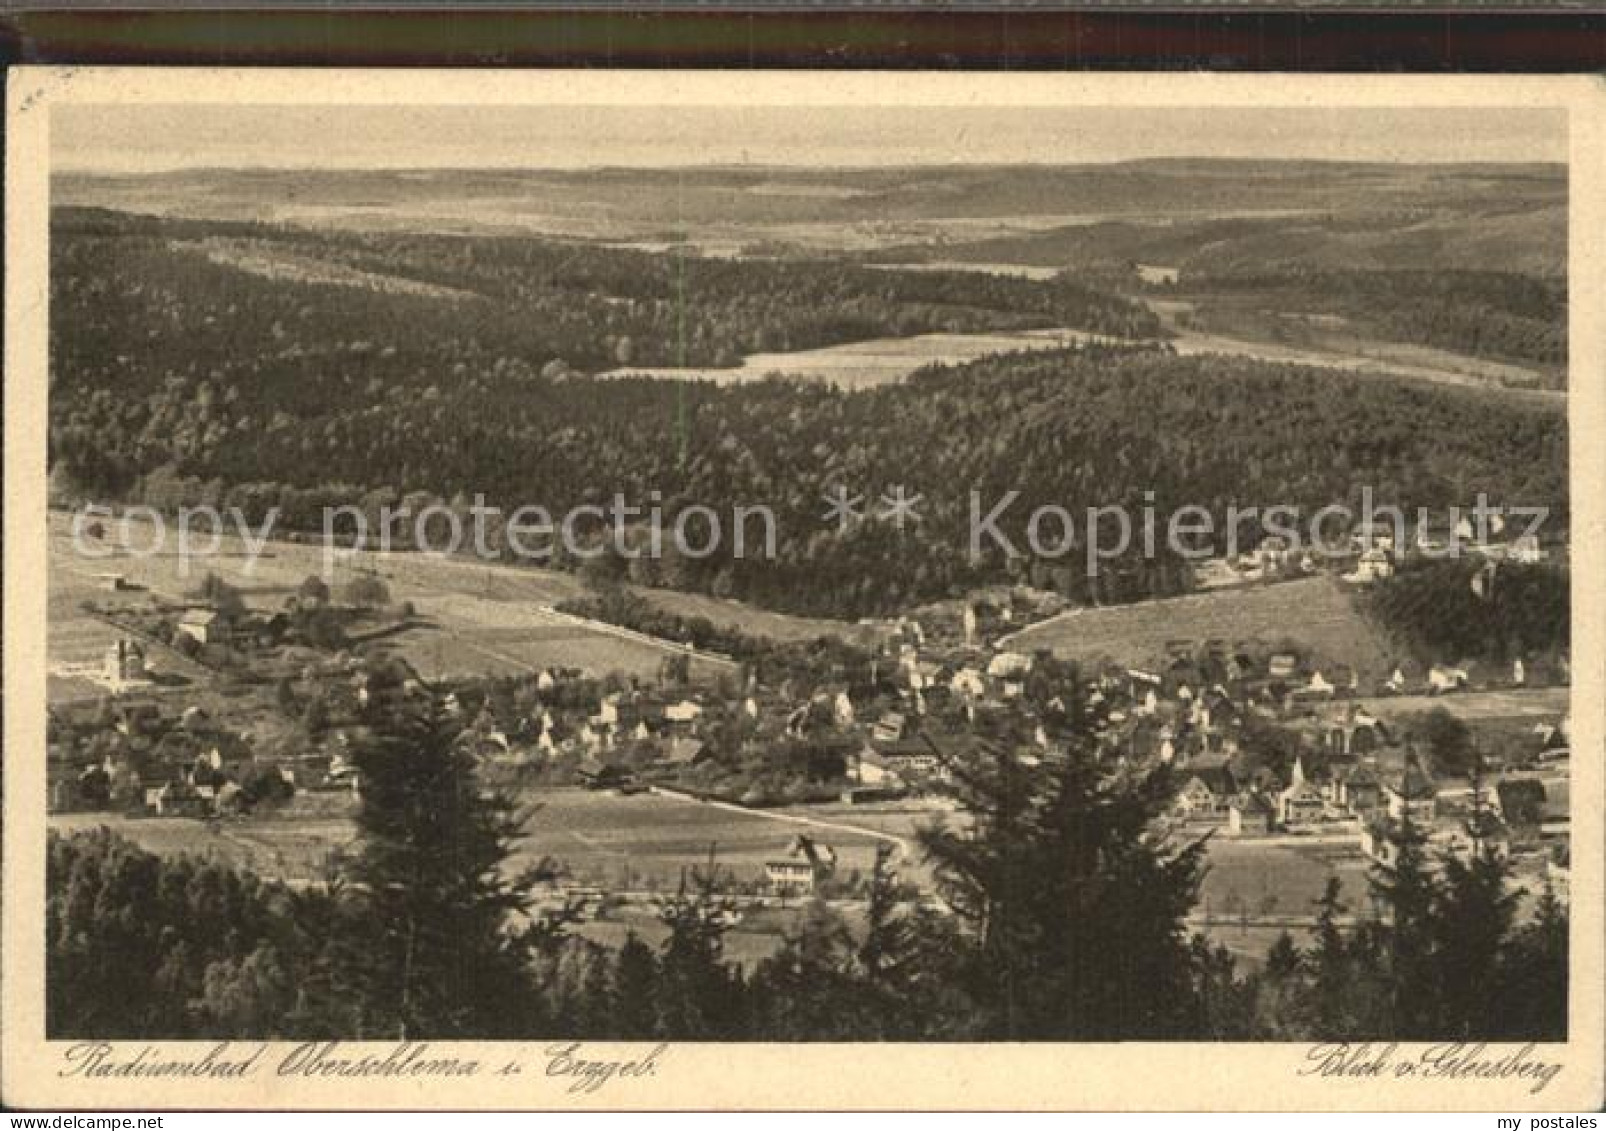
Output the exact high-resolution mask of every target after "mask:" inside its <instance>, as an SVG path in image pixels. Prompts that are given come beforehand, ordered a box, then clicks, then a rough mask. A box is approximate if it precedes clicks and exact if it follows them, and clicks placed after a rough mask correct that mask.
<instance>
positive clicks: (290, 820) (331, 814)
mask: <svg viewBox="0 0 1606 1131" xmlns="http://www.w3.org/2000/svg"><path fill="white" fill-rule="evenodd" d="M521 801H522V802H523V803H524V804H527V805H529V806H530V807H531V812H530V817H529V820H528V822H527V824H526V829H525V837H524V839H523V840H522V841H521V842H520V843H519V846H518V850H517V859H518V860H519V861H521V862H522V863H531V864H533V863H536V862H539V861H542V860H547V859H550V860H552V861H555V862H557V863H558V864H561V865H562V866H563V868H564V870H565V871H566V872H567V873H568V874H569V876H570V877H571V878H572V880H573V882H576V883H586V884H599V885H601V884H607V885H608V886H610V887H613V888H616V889H618V890H638V891H639V890H672V889H673V888H674V886H675V884H677V883H678V882H679V879H680V876H681V874H682V872H683V870H686V869H689V868H693V867H703V866H706V864H707V862H708V858H709V851H710V849H712V850H713V852H714V860H715V863H716V864H717V866H718V867H719V869H720V870H721V871H723V872H726V873H727V874H730V875H732V876H733V877H734V878H736V879H738V880H741V881H743V882H752V881H756V880H759V879H762V877H763V872H764V864H765V862H766V861H768V860H780V859H785V855H786V849H787V846H788V845H789V844H790V843H791V841H792V838H793V837H795V836H797V835H798V834H799V833H803V834H807V835H810V836H812V837H814V838H815V840H816V841H817V842H819V843H821V844H824V845H828V846H830V847H831V848H832V849H834V850H835V851H836V853H837V859H838V865H837V866H838V871H839V872H840V873H841V874H842V875H844V876H845V875H847V874H849V873H851V872H853V871H854V870H858V871H859V872H861V873H863V874H865V875H868V874H869V871H870V868H871V865H872V864H873V863H874V860H875V846H876V843H877V841H878V840H879V839H883V838H887V836H888V834H885V833H882V834H880V836H878V835H877V833H878V832H879V830H873V831H862V832H861V831H855V830H851V829H848V828H845V827H842V824H841V822H842V821H844V820H845V818H841V817H839V816H836V815H821V816H820V817H819V822H820V823H818V824H817V823H815V820H814V817H815V815H814V814H812V813H810V812H809V811H807V810H803V809H798V810H792V811H789V812H785V813H783V812H780V811H774V812H768V811H762V810H741V809H737V808H735V807H732V806H723V805H718V804H714V803H709V802H700V801H694V800H687V799H682V798H679V797H669V796H662V795H658V794H647V793H643V794H636V795H634V796H629V797H625V796H621V795H619V794H616V793H612V792H602V791H590V790H584V789H539V790H532V791H530V792H529V793H528V794H527V795H525V796H524V797H523V798H521ZM352 805H353V802H352V801H351V800H350V798H349V796H348V795H345V794H321V795H319V794H314V795H308V794H303V795H300V796H299V797H298V798H297V801H296V802H295V803H294V805H293V806H292V808H291V809H289V810H287V811H284V812H281V813H278V814H275V815H272V816H264V817H250V818H244V819H238V820H228V821H216V822H210V823H207V822H202V821H197V820H191V819H184V818H161V817H152V818H132V819H131V818H128V817H124V816H122V815H121V814H115V813H58V814H52V815H51V817H50V826H51V827H52V828H55V829H59V830H62V831H70V830H74V829H82V828H94V827H96V826H98V825H105V826H107V827H109V828H112V829H114V830H115V831H116V832H117V833H119V834H120V835H122V836H126V837H127V838H128V839H130V840H132V841H134V842H135V843H137V844H139V845H141V846H143V847H145V848H146V849H148V850H150V851H152V852H157V853H161V854H164V855H178V854H183V853H188V854H192V855H197V856H203V857H208V858H211V859H216V860H220V861H223V862H226V863H230V864H233V865H238V866H243V867H248V868H251V869H252V870H254V871H256V872H259V873H261V874H262V875H264V876H268V877H277V878H283V879H287V880H291V881H296V882H307V881H313V880H318V879H321V878H322V877H323V876H324V874H325V870H326V868H327V866H328V864H329V862H330V860H331V858H332V854H334V853H336V852H338V851H339V850H340V849H341V848H343V847H345V846H348V845H350V844H351V843H352V840H353V838H354V837H355V835H356V826H355V825H354V824H353V822H352V813H353V809H352ZM909 878H911V879H914V878H916V877H914V876H910V877H909Z"/></svg>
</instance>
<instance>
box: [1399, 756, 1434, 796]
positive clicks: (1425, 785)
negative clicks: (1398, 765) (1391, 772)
mask: <svg viewBox="0 0 1606 1131" xmlns="http://www.w3.org/2000/svg"><path fill="white" fill-rule="evenodd" d="M1389 788H1390V789H1392V790H1394V792H1395V793H1398V794H1399V795H1400V796H1401V797H1404V798H1405V799H1406V800H1408V801H1409V800H1416V799H1418V798H1423V797H1433V796H1435V795H1436V794H1437V793H1438V786H1436V785H1435V784H1434V782H1433V778H1432V777H1430V776H1429V775H1428V773H1427V771H1426V770H1424V769H1423V768H1422V766H1421V763H1419V762H1416V761H1414V760H1413V761H1410V762H1407V763H1406V764H1405V769H1404V770H1403V771H1401V772H1400V773H1399V774H1397V775H1395V776H1394V777H1393V778H1391V779H1390V780H1389Z"/></svg>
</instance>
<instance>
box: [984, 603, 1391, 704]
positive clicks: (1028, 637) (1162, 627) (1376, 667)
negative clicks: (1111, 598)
mask: <svg viewBox="0 0 1606 1131" xmlns="http://www.w3.org/2000/svg"><path fill="white" fill-rule="evenodd" d="M1287 639H1291V640H1294V641H1296V642H1298V643H1300V644H1303V645H1306V646H1308V647H1309V648H1311V649H1312V650H1313V651H1314V653H1315V657H1316V660H1317V662H1318V663H1329V664H1332V663H1344V664H1349V665H1351V666H1352V667H1354V668H1355V669H1356V671H1357V672H1358V673H1360V675H1361V678H1362V679H1363V680H1365V679H1366V678H1367V677H1368V676H1377V675H1380V674H1383V675H1386V674H1387V665H1388V663H1389V661H1390V659H1391V656H1392V652H1391V650H1390V648H1389V646H1388V642H1387V641H1386V640H1385V639H1384V637H1383V636H1382V634H1381V633H1379V632H1378V631H1377V630H1376V629H1375V628H1373V627H1372V625H1371V624H1369V623H1368V622H1367V620H1366V619H1365V617H1364V616H1363V615H1362V614H1361V613H1360V612H1359V611H1358V610H1357V609H1356V608H1355V606H1354V603H1353V602H1352V601H1351V599H1350V596H1349V594H1348V593H1346V592H1345V591H1344V589H1343V587H1342V585H1341V584H1340V583H1339V582H1337V581H1335V580H1333V579H1331V578H1329V577H1309V578H1302V579H1300V580H1298V581H1286V582H1280V583H1276V584H1269V585H1262V586H1256V587H1252V588H1239V589H1223V590H1218V591H1214V592H1208V593H1194V594H1189V595H1188V596H1186V597H1174V598H1171V599H1168V600H1163V601H1145V602H1143V603H1141V604H1136V605H1120V606H1112V607H1109V608H1102V609H1073V610H1071V611H1069V612H1066V613H1061V614H1060V615H1059V616H1057V617H1052V618H1050V619H1048V620H1046V621H1042V622H1041V623H1039V624H1034V625H1032V626H1030V627H1029V628H1025V629H1023V630H1021V631H1020V632H1017V633H1015V634H1014V635H1012V636H1009V637H1006V638H1005V639H1004V641H1002V642H1001V643H1002V644H1003V646H1004V647H1008V648H1011V649H1014V650H1016V651H1021V652H1031V651H1034V650H1036V649H1039V648H1047V649H1049V650H1050V651H1052V652H1053V653H1054V654H1055V655H1057V656H1061V657H1064V658H1066V659H1073V660H1086V659H1092V658H1095V657H1099V656H1108V657H1109V658H1111V659H1113V660H1115V661H1116V662H1117V663H1121V664H1129V665H1134V666H1136V665H1142V664H1152V663H1154V662H1155V661H1156V660H1158V659H1160V658H1162V657H1164V656H1165V654H1166V645H1167V643H1168V642H1169V641H1173V640H1191V641H1194V642H1196V643H1201V644H1202V643H1203V642H1204V641H1206V640H1224V641H1227V642H1228V643H1229V644H1231V643H1236V642H1238V641H1245V640H1260V641H1264V642H1266V643H1268V644H1271V643H1275V642H1277V641H1281V640H1287Z"/></svg>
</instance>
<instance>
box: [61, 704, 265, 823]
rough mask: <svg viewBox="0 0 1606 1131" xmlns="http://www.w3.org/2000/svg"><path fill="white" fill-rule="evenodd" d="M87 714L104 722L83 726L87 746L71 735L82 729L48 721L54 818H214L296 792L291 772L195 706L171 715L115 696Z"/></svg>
mask: <svg viewBox="0 0 1606 1131" xmlns="http://www.w3.org/2000/svg"><path fill="white" fill-rule="evenodd" d="M91 710H92V711H93V712H95V713H96V714H97V715H98V714H99V713H101V712H102V711H104V713H105V714H106V716H107V717H104V718H99V717H97V718H95V719H93V720H80V723H82V722H84V721H88V722H89V723H90V734H89V737H88V738H87V739H84V740H79V739H77V738H76V737H73V736H72V732H75V731H77V730H82V729H84V728H83V727H82V726H77V727H75V726H74V725H73V723H72V722H70V721H69V720H66V719H61V718H58V717H56V716H53V717H52V718H51V725H50V728H49V729H50V731H51V735H50V738H49V741H48V744H47V760H46V766H47V781H48V789H49V807H50V809H51V811H53V812H71V811H81V810H117V811H121V812H124V813H129V814H132V815H136V816H153V817H174V816H178V817H212V816H217V815H220V814H226V813H235V812H241V811H244V810H246V809H249V808H251V807H252V806H254V805H256V804H258V803H259V802H261V801H262V800H264V799H267V798H285V797H289V796H290V795H291V794H293V793H294V792H295V789H296V774H295V771H294V770H293V769H292V768H291V767H289V766H286V765H282V764H280V763H278V762H269V761H262V760H258V759H257V758H256V757H255V756H254V755H253V753H252V751H251V748H250V744H249V743H248V742H247V741H246V739H245V738H244V737H243V736H242V735H240V734H239V733H237V732H236V731H234V730H232V729H230V728H228V727H226V726H222V725H219V724H218V723H217V722H216V721H215V720H213V719H212V718H211V717H210V716H209V715H208V714H207V713H206V712H205V711H204V710H203V709H202V708H200V707H198V706H190V707H187V708H185V709H184V710H182V711H181V712H177V713H175V711H174V710H172V709H171V708H170V707H169V706H168V705H167V704H166V703H164V702H162V701H160V700H157V699H150V698H135V697H126V698H125V697H119V698H118V699H115V700H112V701H111V702H110V703H108V704H106V705H104V707H95V708H92V709H91Z"/></svg>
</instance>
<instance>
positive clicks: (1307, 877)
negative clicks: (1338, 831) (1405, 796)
mask: <svg viewBox="0 0 1606 1131" xmlns="http://www.w3.org/2000/svg"><path fill="white" fill-rule="evenodd" d="M1206 860H1207V863H1208V871H1206V873H1205V878H1204V883H1203V884H1202V885H1201V886H1200V890H1199V902H1198V904H1197V905H1196V906H1195V908H1194V913H1195V915H1198V916H1215V917H1221V916H1228V917H1231V916H1234V915H1236V914H1237V913H1238V909H1239V908H1240V907H1247V909H1248V912H1249V914H1250V916H1251V917H1254V916H1256V915H1262V914H1264V915H1300V916H1309V915H1314V914H1315V908H1314V907H1313V906H1312V905H1313V904H1314V903H1315V901H1316V900H1318V899H1320V898H1321V895H1322V890H1323V888H1325V887H1326V886H1327V880H1328V878H1329V877H1330V876H1337V877H1338V878H1339V879H1340V880H1341V881H1342V882H1343V884H1344V902H1345V903H1347V904H1349V905H1350V910H1351V911H1360V910H1364V908H1365V905H1366V891H1367V887H1366V873H1367V868H1368V865H1367V861H1366V858H1365V857H1364V856H1362V855H1361V853H1360V848H1359V845H1358V844H1355V845H1348V846H1341V845H1327V844H1323V845H1302V844H1298V843H1297V842H1293V843H1287V842H1285V843H1277V844H1273V843H1267V842H1260V843H1239V842H1234V841H1231V840H1227V839H1224V838H1222V837H1220V836H1217V837H1215V838H1213V839H1212V840H1211V842H1210V847H1209V849H1208V854H1207V856H1206Z"/></svg>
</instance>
